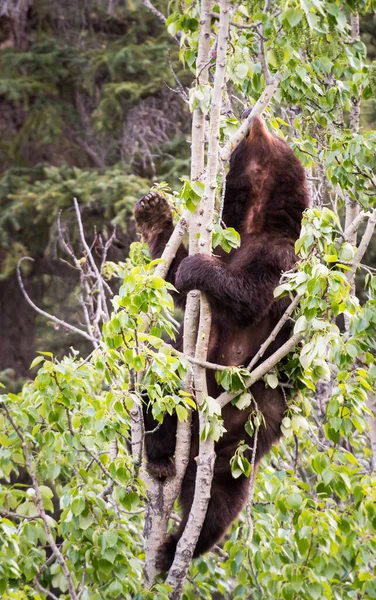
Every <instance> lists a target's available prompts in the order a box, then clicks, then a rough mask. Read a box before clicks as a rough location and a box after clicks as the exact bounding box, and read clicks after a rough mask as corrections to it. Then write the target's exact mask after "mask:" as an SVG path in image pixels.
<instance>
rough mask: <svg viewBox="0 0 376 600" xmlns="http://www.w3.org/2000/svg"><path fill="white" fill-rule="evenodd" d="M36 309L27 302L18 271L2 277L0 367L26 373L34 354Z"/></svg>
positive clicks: (17, 375) (0, 289) (0, 288)
mask: <svg viewBox="0 0 376 600" xmlns="http://www.w3.org/2000/svg"><path fill="white" fill-rule="evenodd" d="M35 318H36V313H35V311H33V310H32V308H31V307H30V306H29V305H28V304H27V303H26V302H25V299H24V297H23V295H22V292H21V290H20V288H19V285H18V281H17V277H16V275H15V274H14V275H12V276H11V277H9V278H8V279H6V281H0V335H1V340H0V371H4V370H5V369H13V370H14V375H15V377H16V378H18V377H27V376H28V373H29V367H30V363H31V361H32V360H33V358H34V357H35Z"/></svg>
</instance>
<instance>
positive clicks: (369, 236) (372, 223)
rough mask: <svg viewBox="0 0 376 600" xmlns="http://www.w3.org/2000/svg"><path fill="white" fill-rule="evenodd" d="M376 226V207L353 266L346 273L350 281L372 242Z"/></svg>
mask: <svg viewBox="0 0 376 600" xmlns="http://www.w3.org/2000/svg"><path fill="white" fill-rule="evenodd" d="M375 226H376V208H374V209H373V211H372V213H371V216H370V218H369V219H368V223H367V227H366V230H365V232H364V235H363V237H362V240H361V242H360V244H359V247H358V249H357V251H356V253H355V256H354V258H353V260H352V265H353V267H352V269H351V271H348V272H347V274H346V278H347V281H350V282H351V281H352V279H353V277H354V275H355V273H356V270H357V268H358V266H359V265H360V263H361V262H362V258H363V256H364V254H365V252H366V250H367V248H368V246H369V243H370V241H371V239H372V236H373V233H374V231H375Z"/></svg>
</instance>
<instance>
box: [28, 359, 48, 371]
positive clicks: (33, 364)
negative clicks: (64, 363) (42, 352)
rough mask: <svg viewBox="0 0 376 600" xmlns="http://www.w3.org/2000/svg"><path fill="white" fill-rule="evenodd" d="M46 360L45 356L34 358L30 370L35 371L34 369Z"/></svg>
mask: <svg viewBox="0 0 376 600" xmlns="http://www.w3.org/2000/svg"><path fill="white" fill-rule="evenodd" d="M44 360H45V358H44V356H37V357H36V358H34V360H33V362H32V363H31V365H30V367H29V369H30V370H31V369H34V367H36V366H37V365H39V364H40V363H41V362H43V361H44Z"/></svg>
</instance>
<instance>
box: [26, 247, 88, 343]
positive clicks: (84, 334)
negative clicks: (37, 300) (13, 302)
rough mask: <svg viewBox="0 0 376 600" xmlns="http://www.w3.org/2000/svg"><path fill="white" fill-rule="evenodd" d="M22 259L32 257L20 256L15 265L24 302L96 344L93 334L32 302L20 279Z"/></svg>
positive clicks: (61, 325)
mask: <svg viewBox="0 0 376 600" xmlns="http://www.w3.org/2000/svg"><path fill="white" fill-rule="evenodd" d="M23 260H30V261H32V262H34V259H33V258H30V257H29V256H23V257H22V258H20V260H19V261H18V265H17V278H18V283H19V285H20V288H21V292H22V293H23V295H24V298H25V300H26V302H27V303H28V304H29V305H30V306H31V308H33V309H34V310H35V312H37V313H38V314H40V315H42V316H43V317H46V318H47V319H50V320H51V321H54V323H57V324H58V325H60V327H65V328H66V329H70V330H71V331H74V332H75V333H78V334H79V335H81V336H82V337H84V338H86V339H87V340H89V341H90V342H92V344H93V345H94V343H95V344H97V343H98V340H96V339H95V338H94V337H93V336H91V335H89V334H87V333H86V331H83V330H82V329H79V328H78V327H75V326H74V325H70V324H69V323H67V322H66V321H62V320H61V319H58V318H57V317H55V316H54V315H51V314H50V313H48V312H46V311H45V310H42V309H41V308H39V307H38V306H37V305H36V304H34V302H33V301H32V300H31V298H30V296H28V294H27V292H26V290H25V287H24V284H23V281H22V276H21V269H20V265H21V263H22V261H23Z"/></svg>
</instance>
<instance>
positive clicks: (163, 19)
mask: <svg viewBox="0 0 376 600" xmlns="http://www.w3.org/2000/svg"><path fill="white" fill-rule="evenodd" d="M143 3H144V6H145V7H146V8H147V9H148V11H149V12H151V13H152V14H153V15H154V16H155V17H157V19H159V20H160V21H161V22H162V23H163V24H164V25H165V24H166V21H167V19H166V17H165V16H164V15H162V13H161V12H159V10H158V9H157V8H155V6H153V4H152V3H151V2H150V0H143Z"/></svg>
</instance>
